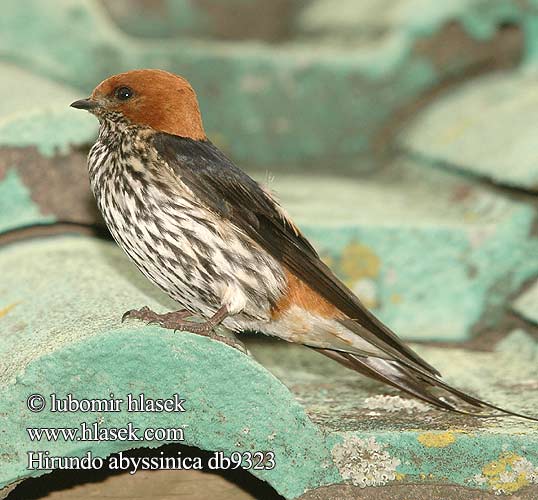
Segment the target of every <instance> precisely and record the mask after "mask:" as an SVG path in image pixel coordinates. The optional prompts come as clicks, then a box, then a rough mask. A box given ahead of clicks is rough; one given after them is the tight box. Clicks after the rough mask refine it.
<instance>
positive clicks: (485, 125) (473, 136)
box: [403, 67, 538, 190]
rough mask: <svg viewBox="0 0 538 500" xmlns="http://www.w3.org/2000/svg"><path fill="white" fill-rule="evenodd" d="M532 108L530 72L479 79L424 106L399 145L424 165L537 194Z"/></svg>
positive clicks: (536, 102)
mask: <svg viewBox="0 0 538 500" xmlns="http://www.w3.org/2000/svg"><path fill="white" fill-rule="evenodd" d="M537 107H538V72H537V71H536V69H534V68H533V67H530V68H527V69H526V70H525V71H518V72H512V73H506V74H502V75H498V74H497V75H492V76H488V77H484V78H480V79H478V80H476V81H473V82H470V83H468V84H466V85H464V86H462V87H461V88H459V89H458V90H457V91H455V92H453V93H451V94H450V95H448V96H447V97H446V98H444V99H440V100H438V101H436V102H435V103H434V104H433V105H432V106H430V107H428V108H427V109H426V110H425V111H424V112H423V113H421V114H420V115H419V116H418V118H417V119H416V121H415V123H414V124H413V126H412V127H410V128H409V130H408V131H406V134H405V137H404V138H403V144H404V147H405V148H406V149H407V150H408V151H410V152H411V153H413V154H416V155H420V156H421V157H423V158H424V159H425V160H427V161H430V162H440V163H442V164H445V165H449V166H450V167H452V168H457V169H460V170H464V171H467V172H469V173H471V174H475V175H478V176H481V177H485V178H487V179H491V180H493V181H495V182H498V183H501V184H506V185H509V186H516V187H521V188H526V189H531V190H538V168H537V163H536V117H535V113H534V112H533V110H535V109H536V108H537ZM507 124H509V126H507Z"/></svg>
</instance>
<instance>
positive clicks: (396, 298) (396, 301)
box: [390, 293, 402, 304]
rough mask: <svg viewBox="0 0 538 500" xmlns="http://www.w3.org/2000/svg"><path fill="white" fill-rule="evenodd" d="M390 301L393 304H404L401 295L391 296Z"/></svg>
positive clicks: (394, 294)
mask: <svg viewBox="0 0 538 500" xmlns="http://www.w3.org/2000/svg"><path fill="white" fill-rule="evenodd" d="M390 301H391V302H392V303H393V304H401V303H402V296H401V295H400V294H399V293H393V294H392V295H391V296H390Z"/></svg>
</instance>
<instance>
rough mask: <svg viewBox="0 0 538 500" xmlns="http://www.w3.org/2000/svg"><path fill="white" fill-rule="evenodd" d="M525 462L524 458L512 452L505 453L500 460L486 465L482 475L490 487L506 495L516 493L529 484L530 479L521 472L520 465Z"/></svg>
mask: <svg viewBox="0 0 538 500" xmlns="http://www.w3.org/2000/svg"><path fill="white" fill-rule="evenodd" d="M523 460H525V459H524V458H523V457H521V456H519V455H516V454H515V453H512V452H507V453H503V454H502V455H501V456H500V457H499V459H498V460H494V461H493V462H490V463H489V464H486V465H485V466H484V468H483V469H482V474H483V476H484V477H485V478H486V480H487V482H488V486H489V487H490V488H491V489H492V490H494V491H499V492H504V493H514V492H515V491H518V490H519V489H521V488H523V487H524V486H527V485H528V484H529V479H528V477H527V474H526V473H525V471H524V470H519V469H520V468H519V467H517V465H518V464H520V463H522V461H523Z"/></svg>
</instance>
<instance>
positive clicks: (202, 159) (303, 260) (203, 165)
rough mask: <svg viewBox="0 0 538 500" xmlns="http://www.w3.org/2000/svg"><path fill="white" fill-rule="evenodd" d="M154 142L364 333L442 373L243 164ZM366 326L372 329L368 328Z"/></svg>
mask: <svg viewBox="0 0 538 500" xmlns="http://www.w3.org/2000/svg"><path fill="white" fill-rule="evenodd" d="M154 145H155V147H156V149H157V151H158V152H159V154H160V155H161V156H162V157H163V159H165V160H166V161H167V163H168V164H169V165H170V167H171V168H172V169H174V171H175V173H176V174H177V175H178V176H179V177H180V178H181V180H182V182H184V183H185V184H186V185H187V186H188V187H189V188H190V189H191V190H192V192H193V193H194V194H195V195H196V196H197V197H198V198H199V199H200V200H202V201H203V203H204V204H206V206H207V207H208V208H210V209H211V210H212V211H214V212H216V213H218V214H219V215H220V216H221V217H224V218H226V219H228V220H229V221H230V222H232V223H233V224H234V225H235V226H237V227H238V228H239V229H241V230H242V231H243V232H244V233H246V234H247V235H248V236H249V237H251V238H252V239H253V240H254V241H255V242H256V243H258V244H259V245H260V246H261V247H262V248H264V249H265V250H266V251H267V252H268V253H269V254H271V255H272V256H273V257H274V258H275V259H277V260H278V261H279V262H281V263H282V264H284V266H286V267H287V268H288V269H289V270H290V271H291V272H292V273H293V274H295V275H296V276H297V277H298V278H300V279H301V280H302V281H304V282H305V283H306V284H308V285H309V286H310V287H311V288H312V289H313V290H314V291H316V292H317V293H319V294H320V295H321V296H322V297H323V298H325V299H326V300H327V301H328V302H330V303H331V304H333V305H334V306H335V307H337V308H338V309H339V310H340V311H342V312H343V313H344V314H345V315H346V316H348V317H349V318H351V319H352V320H354V321H356V322H357V323H358V325H355V326H356V327H359V325H360V326H362V327H364V328H360V327H359V328H353V324H351V323H353V322H351V321H349V320H344V321H345V322H346V323H347V322H348V323H350V324H349V325H347V324H346V326H350V327H351V329H352V330H353V329H355V331H358V332H360V335H361V337H363V338H364V339H365V340H367V341H368V342H370V343H371V344H373V345H375V346H376V347H377V348H379V349H381V350H382V351H384V352H385V353H387V354H388V355H389V356H390V357H393V358H395V359H398V360H399V361H401V362H403V363H407V364H410V365H411V366H413V367H414V368H421V369H422V370H426V372H427V373H429V374H433V375H438V374H439V373H438V372H437V370H435V369H434V368H433V367H431V366H430V365H429V364H428V363H426V361H424V360H423V359H422V358H420V357H419V356H418V355H417V354H416V353H415V352H413V351H412V350H411V349H410V348H409V347H407V346H406V345H404V344H403V343H402V342H401V341H400V339H398V337H397V336H396V335H395V334H394V333H393V332H392V331H391V330H390V329H389V328H387V327H386V326H385V325H384V324H383V323H381V321H379V320H378V319H377V318H376V317H375V316H374V315H373V314H372V313H370V312H369V311H368V310H367V309H366V308H365V307H364V306H363V305H362V304H361V302H360V301H359V299H358V298H357V297H356V296H355V295H354V294H353V292H351V290H349V288H347V287H346V286H345V285H344V284H343V283H342V282H341V281H340V280H339V279H338V278H337V277H336V276H335V275H334V274H333V272H332V271H331V270H330V269H329V268H328V267H327V266H326V265H325V264H324V263H323V262H322V261H321V259H320V258H319V256H318V254H317V252H316V250H315V249H314V248H313V247H312V245H311V244H310V243H309V242H308V241H307V240H306V238H305V237H304V236H303V235H302V234H301V233H300V231H299V230H298V229H297V228H296V226H295V225H294V224H293V223H292V222H291V221H290V220H289V219H288V218H287V217H286V215H285V214H284V213H283V211H282V210H281V209H280V207H279V205H278V204H277V203H276V201H275V200H273V199H272V198H271V196H270V195H269V194H267V193H266V192H265V191H264V190H263V189H262V188H261V187H260V186H259V184H258V183H257V182H256V181H254V180H253V179H251V178H250V177H249V176H248V175H247V174H245V173H244V172H243V171H242V170H240V169H239V168H237V167H236V166H235V165H234V164H233V163H232V162H231V161H230V160H229V159H228V158H226V156H225V155H224V154H223V153H222V152H221V151H220V150H219V149H218V148H217V147H216V146H214V145H213V144H212V143H211V142H209V141H195V140H192V139H188V138H183V137H178V136H175V135H170V134H166V133H157V134H156V135H155V136H154ZM365 329H366V330H365Z"/></svg>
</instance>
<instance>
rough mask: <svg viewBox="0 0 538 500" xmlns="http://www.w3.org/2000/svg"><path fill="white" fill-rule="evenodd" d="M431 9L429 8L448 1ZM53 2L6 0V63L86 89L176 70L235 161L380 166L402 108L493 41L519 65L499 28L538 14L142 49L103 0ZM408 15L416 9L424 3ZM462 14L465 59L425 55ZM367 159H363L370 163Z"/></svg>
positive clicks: (468, 15) (463, 11)
mask: <svg viewBox="0 0 538 500" xmlns="http://www.w3.org/2000/svg"><path fill="white" fill-rule="evenodd" d="M427 3H428V5H429V9H428V10H429V11H431V10H432V6H434V5H435V6H437V4H438V2H427ZM54 4H55V6H56V8H55V9H51V2H50V1H44V0H29V1H28V2H25V3H24V4H22V3H21V2H19V1H18V0H6V1H4V2H3V4H2V9H3V15H2V18H1V19H0V37H1V38H0V42H1V44H2V51H3V55H4V58H6V59H8V60H11V61H14V62H16V63H17V64H20V65H24V67H26V68H30V69H32V70H33V71H36V72H38V73H39V74H42V75H45V76H48V77H50V78H53V79H54V80H56V81H61V82H64V83H67V84H69V85H73V86H77V87H78V88H80V89H81V92H83V94H86V93H88V92H89V91H90V90H91V89H92V88H93V87H94V86H95V84H96V83H97V82H99V81H100V80H101V79H103V78H105V77H107V76H109V75H110V74H114V73H117V72H119V71H123V70H127V69H132V68H134V67H160V68H164V69H169V70H172V71H176V72H178V73H181V74H183V75H185V76H187V77H188V78H189V79H190V80H191V81H192V83H193V85H194V87H195V88H196V90H197V91H198V93H199V95H200V100H201V106H202V111H203V112H204V116H205V120H206V128H207V131H208V133H209V135H210V136H211V137H213V138H214V139H215V140H216V142H218V143H219V144H221V145H223V146H224V147H225V149H226V150H228V151H229V152H231V153H232V155H233V156H234V158H236V159H239V160H242V161H244V160H247V159H248V161H249V163H251V164H258V165H273V164H277V163H283V162H286V163H288V164H293V163H301V164H309V165H312V164H316V165H318V166H320V167H323V168H327V166H328V165H330V166H331V167H332V166H334V165H335V164H349V163H352V165H353V167H357V166H361V167H363V168H365V167H367V166H372V165H371V164H370V163H371V159H370V158H371V157H370V155H369V154H367V153H369V152H371V150H372V149H373V148H374V146H376V145H377V146H379V144H380V143H382V142H383V140H384V138H383V137H384V132H383V131H384V130H385V128H386V127H387V126H388V124H389V123H390V122H391V120H392V118H393V115H394V114H395V113H396V111H397V110H399V109H400V108H402V107H403V106H406V105H407V104H409V103H410V102H413V101H415V100H416V99H418V98H419V97H420V96H421V95H422V94H423V93H424V92H427V91H429V90H430V89H432V88H433V87H435V86H437V85H438V84H439V83H440V82H442V81H443V80H444V79H445V78H449V77H450V78H453V77H454V76H455V75H459V74H461V73H464V72H465V70H466V69H468V68H469V67H472V66H473V65H474V64H476V63H477V61H482V59H483V58H484V54H483V52H484V51H483V47H482V45H481V44H482V43H486V42H487V43H490V42H491V45H486V50H485V53H487V54H495V56H496V58H497V59H499V61H500V64H501V65H502V64H504V63H503V61H504V62H507V61H508V62H509V64H514V62H515V60H517V58H518V56H519V55H520V53H521V52H522V50H524V49H523V47H522V46H521V45H522V44H523V43H525V42H521V41H520V39H519V38H518V39H517V40H515V41H514V40H512V38H510V40H506V43H504V42H505V39H504V38H502V36H503V35H502V34H501V35H499V36H500V37H501V38H499V39H498V40H500V41H501V42H502V43H500V42H499V43H497V44H496V43H495V40H497V38H495V37H496V34H497V27H498V26H499V25H500V24H501V23H503V22H512V23H514V24H515V25H517V26H522V27H525V26H526V25H527V24H529V23H531V22H532V21H533V19H534V11H533V9H531V8H530V7H524V6H520V4H519V3H518V2H500V3H497V2H481V3H480V8H477V7H476V6H475V5H474V2H472V1H468V2H461V3H460V4H459V6H460V7H459V8H458V9H457V13H456V14H454V13H453V12H451V10H450V9H447V10H445V9H443V10H441V11H440V12H441V15H439V16H437V17H436V18H435V19H433V20H430V19H428V18H427V17H419V18H417V21H416V24H414V25H412V26H402V27H401V28H400V29H398V30H397V31H395V32H394V33H393V32H390V33H389V34H388V35H387V36H384V37H381V38H379V37H375V36H374V37H371V38H369V39H368V40H366V42H364V41H361V40H360V38H359V39H358V40H355V41H351V42H349V41H347V42H346V44H345V46H342V44H341V43H338V42H337V43H331V42H330V41H327V43H323V44H321V43H319V41H318V43H311V42H309V41H304V40H301V39H292V40H290V41H288V42H286V43H282V44H278V45H267V44H260V43H257V42H240V43H233V42H222V41H217V42H215V41H211V40H204V39H197V40H189V39H177V38H176V39H174V38H166V39H163V40H159V41H154V42H151V43H148V42H147V41H146V43H140V39H136V38H132V37H129V36H127V35H126V34H125V33H123V32H122V31H120V30H119V29H118V28H117V27H116V25H114V24H113V22H112V21H111V19H110V17H109V16H108V14H107V12H106V11H105V10H104V8H103V7H102V5H101V4H100V3H99V2H97V1H92V0H84V1H75V0H56V1H55V2H54ZM402 5H406V3H405V2H402ZM406 8H407V9H409V10H410V11H412V10H413V4H412V3H409V7H406ZM333 10H335V9H333ZM454 15H455V16H456V18H457V21H458V22H459V23H460V24H461V25H463V26H464V30H463V31H462V36H464V37H466V40H468V41H469V48H468V50H466V51H465V57H463V58H462V57H461V54H460V53H459V52H457V53H455V54H448V55H447V56H446V57H445V58H444V59H443V60H438V59H439V57H440V56H439V55H438V54H436V53H435V51H434V50H433V49H432V47H434V46H435V41H432V42H431V43H429V42H428V41H427V40H426V41H425V42H424V44H423V45H422V46H421V48H420V50H419V49H417V50H415V49H414V47H415V46H416V45H417V44H418V43H419V41H421V40H422V38H423V37H424V36H430V35H431V36H434V35H435V34H436V32H437V30H438V29H439V28H440V26H442V25H443V23H444V22H449V21H450V20H452V19H454V17H453V16H454ZM45 20H46V22H45ZM522 29H523V28H522ZM389 31H390V30H389ZM520 38H521V39H523V35H522V36H521V37H520ZM512 42H514V43H512ZM439 43H446V42H445V41H444V40H442V39H440V41H439ZM528 43H531V42H530V41H529V42H528ZM501 53H502V54H504V56H502V57H501V56H500V55H499V54H501ZM447 58H448V59H447ZM497 59H496V60H497ZM380 141H381V142H380ZM357 154H364V156H363V158H362V159H361V163H360V164H359V163H357V162H356V161H354V160H355V159H356V156H357Z"/></svg>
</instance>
